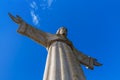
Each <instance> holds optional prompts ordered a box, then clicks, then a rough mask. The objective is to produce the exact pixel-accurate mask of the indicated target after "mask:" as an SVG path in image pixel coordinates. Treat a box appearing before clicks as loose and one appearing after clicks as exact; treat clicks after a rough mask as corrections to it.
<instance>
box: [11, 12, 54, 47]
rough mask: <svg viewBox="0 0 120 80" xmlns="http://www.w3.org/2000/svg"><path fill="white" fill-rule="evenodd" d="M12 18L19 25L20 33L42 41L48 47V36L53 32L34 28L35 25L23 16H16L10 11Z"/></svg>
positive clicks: (39, 41)
mask: <svg viewBox="0 0 120 80" xmlns="http://www.w3.org/2000/svg"><path fill="white" fill-rule="evenodd" d="M9 16H10V18H11V19H12V20H13V21H14V22H16V23H17V24H18V25H19V28H18V30H17V32H18V33H20V34H22V35H25V36H27V37H29V38H31V39H33V40H35V41H36V42H38V43H40V44H41V45H43V46H44V47H47V41H48V37H49V36H50V35H52V34H50V33H47V32H44V31H42V30H40V29H37V28H34V27H33V26H31V25H29V24H27V23H26V22H25V21H24V20H23V19H22V18H21V17H19V16H16V17H14V16H13V15H12V14H10V13H9Z"/></svg>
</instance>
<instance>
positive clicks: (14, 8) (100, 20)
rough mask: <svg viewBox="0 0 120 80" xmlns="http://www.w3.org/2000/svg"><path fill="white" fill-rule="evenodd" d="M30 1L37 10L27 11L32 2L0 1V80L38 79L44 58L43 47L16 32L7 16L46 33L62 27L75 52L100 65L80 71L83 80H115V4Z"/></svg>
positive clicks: (118, 41) (110, 0)
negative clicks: (66, 30) (83, 76)
mask: <svg viewBox="0 0 120 80" xmlns="http://www.w3.org/2000/svg"><path fill="white" fill-rule="evenodd" d="M34 1H35V2H36V5H38V8H37V9H35V8H34V9H33V8H31V6H30V4H34V3H32V0H30V1H25V0H20V1H18V0H17V1H16V0H12V1H10V0H3V1H2V0H1V1H0V11H1V12H0V18H1V20H0V80H26V79H29V80H40V79H42V76H43V72H44V66H45V58H46V55H47V54H46V53H47V52H46V50H45V49H44V48H43V47H41V46H39V45H38V44H36V43H35V42H33V41H31V40H30V39H28V38H25V37H23V36H20V35H19V34H18V33H17V32H16V30H17V25H15V24H13V22H12V21H11V20H10V18H9V16H8V12H12V14H13V15H15V14H18V15H20V16H21V17H22V18H23V19H24V20H25V21H27V22H28V23H29V24H32V25H34V26H35V27H37V28H41V29H42V30H44V31H46V32H51V33H55V32H56V30H57V29H58V28H59V27H60V26H62V25H64V26H66V27H67V28H68V30H69V33H68V34H69V35H71V36H69V35H68V37H69V39H70V40H71V41H73V43H74V45H75V46H76V48H77V49H79V50H81V51H82V52H84V53H86V54H87V55H90V56H93V57H96V58H97V59H98V60H99V61H100V62H101V63H103V64H104V65H103V66H102V67H99V68H95V70H94V71H91V70H86V68H84V67H83V68H84V72H85V75H86V76H87V79H88V80H92V79H93V78H94V79H96V80H119V72H120V68H119V67H120V64H119V56H120V54H119V53H120V50H119V47H120V37H119V35H120V31H119V30H120V27H119V26H120V15H119V14H120V11H119V8H120V5H119V4H120V1H119V0H99V1H96V0H90V1H88V0H80V1H78V0H74V1H73V0H66V1H65V0H56V1H55V0H49V2H50V1H51V3H52V4H51V3H50V7H48V5H47V4H48V0H45V2H44V0H43V1H42V0H41V1H42V2H40V1H39V0H34ZM36 16H37V18H38V19H37V18H36ZM33 20H36V21H37V20H39V23H37V24H35V23H34V22H33ZM73 32H74V33H73ZM78 34H79V35H78ZM76 37H77V39H76ZM78 42H79V43H78ZM26 48H27V49H26ZM89 74H90V75H89Z"/></svg>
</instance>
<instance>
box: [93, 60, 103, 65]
mask: <svg viewBox="0 0 120 80" xmlns="http://www.w3.org/2000/svg"><path fill="white" fill-rule="evenodd" d="M93 64H94V65H95V66H102V64H101V63H99V62H97V59H94V62H93Z"/></svg>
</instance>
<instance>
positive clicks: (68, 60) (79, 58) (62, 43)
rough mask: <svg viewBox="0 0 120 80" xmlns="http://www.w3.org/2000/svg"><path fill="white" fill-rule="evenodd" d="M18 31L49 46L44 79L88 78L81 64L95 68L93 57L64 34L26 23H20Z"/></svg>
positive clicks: (72, 79) (74, 79)
mask: <svg viewBox="0 0 120 80" xmlns="http://www.w3.org/2000/svg"><path fill="white" fill-rule="evenodd" d="M18 32H19V33H20V34H22V35H25V36H28V37H29V38H31V39H33V40H35V41H36V42H38V43H39V44H41V45H43V46H44V47H45V48H47V51H48V55H47V59H46V66H45V71H44V77H43V80H86V78H85V76H84V74H83V70H82V68H81V64H83V65H85V66H87V67H89V68H90V69H93V58H91V57H88V56H87V55H84V54H83V53H81V52H80V51H78V50H77V49H75V48H74V47H73V45H72V43H71V42H70V41H69V40H68V39H66V38H64V37H62V36H59V35H56V34H50V33H46V32H44V31H42V30H39V29H36V28H34V27H32V26H31V25H28V24H26V23H22V24H21V25H20V27H19V29H18ZM48 45H49V46H48Z"/></svg>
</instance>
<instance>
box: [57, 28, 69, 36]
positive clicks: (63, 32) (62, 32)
mask: <svg viewBox="0 0 120 80" xmlns="http://www.w3.org/2000/svg"><path fill="white" fill-rule="evenodd" d="M57 34H61V35H64V36H67V29H66V28H64V27H61V28H59V29H58V31H57Z"/></svg>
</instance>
